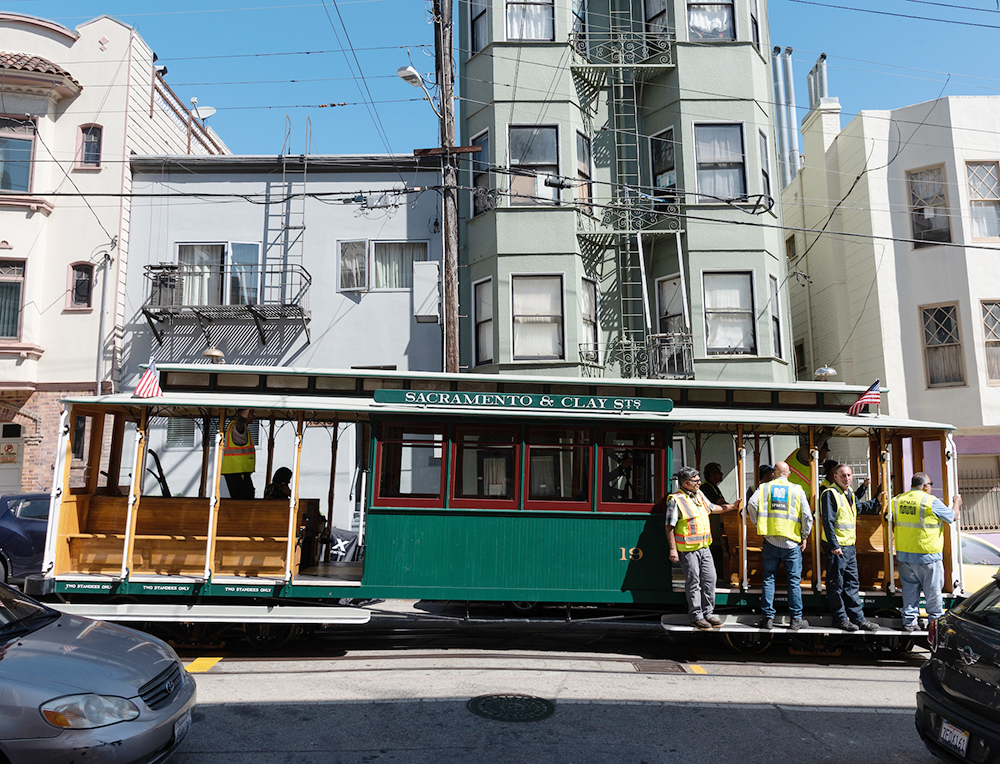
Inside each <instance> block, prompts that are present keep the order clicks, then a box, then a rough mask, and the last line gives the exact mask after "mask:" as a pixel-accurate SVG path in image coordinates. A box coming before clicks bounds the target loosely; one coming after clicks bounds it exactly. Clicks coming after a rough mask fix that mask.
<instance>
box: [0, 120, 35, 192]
mask: <svg viewBox="0 0 1000 764" xmlns="http://www.w3.org/2000/svg"><path fill="white" fill-rule="evenodd" d="M34 139H35V123H34V121H32V120H30V119H15V118H12V117H0V191H14V192H21V193H27V192H28V191H29V190H30V188H31V151H32V144H33V142H34Z"/></svg>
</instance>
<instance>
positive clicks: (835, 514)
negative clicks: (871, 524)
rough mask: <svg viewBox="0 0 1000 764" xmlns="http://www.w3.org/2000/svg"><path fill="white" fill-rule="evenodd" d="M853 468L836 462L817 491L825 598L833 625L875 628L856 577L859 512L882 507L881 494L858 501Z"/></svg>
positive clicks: (867, 629) (863, 512)
mask: <svg viewBox="0 0 1000 764" xmlns="http://www.w3.org/2000/svg"><path fill="white" fill-rule="evenodd" d="M853 480H854V472H853V470H852V469H851V468H850V467H849V466H848V465H846V464H838V465H836V466H835V467H834V468H833V469H831V470H830V472H829V480H824V481H823V482H824V484H825V485H826V487H825V488H823V489H822V492H821V493H820V511H819V514H820V521H821V523H822V542H823V557H824V559H825V562H826V599H827V604H828V605H829V607H830V612H831V613H833V625H834V626H835V627H837V628H839V629H843V630H844V631H857V630H858V629H861V630H863V631H877V630H878V625H877V624H875V623H872V622H871V621H869V620H868V619H867V618H865V611H864V609H863V608H862V606H861V585H860V581H859V579H858V553H857V549H856V546H855V545H856V542H857V537H858V530H857V525H858V515H859V514H861V515H875V514H878V513H879V511H880V510H881V509H882V501H881V497H882V494H881V493H879V494H878V495H877V496H876V497H875V498H874V499H872V500H871V501H859V500H858V497H857V494H855V492H854V491H852V490H851V481H853Z"/></svg>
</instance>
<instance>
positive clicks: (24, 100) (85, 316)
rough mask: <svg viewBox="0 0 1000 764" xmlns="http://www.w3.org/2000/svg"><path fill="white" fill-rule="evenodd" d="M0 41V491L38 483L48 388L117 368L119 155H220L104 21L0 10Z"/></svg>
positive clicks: (123, 204) (112, 374)
mask: <svg viewBox="0 0 1000 764" xmlns="http://www.w3.org/2000/svg"><path fill="white" fill-rule="evenodd" d="M0 41H2V42H0V97H2V98H0V423H2V424H0V427H2V429H0V491H4V492H9V491H12V490H14V491H16V490H21V489H23V490H33V491H38V490H48V488H49V486H50V485H51V483H52V464H53V457H54V453H53V448H54V444H55V441H56V429H57V423H58V417H59V405H58V399H59V398H60V397H61V396H63V395H64V394H66V393H75V394H79V393H80V392H81V391H97V390H98V389H100V388H102V387H103V388H105V389H107V388H113V387H114V386H115V384H116V381H117V379H118V364H119V358H120V351H121V342H122V336H123V332H122V327H123V323H124V320H125V316H126V306H125V291H124V286H125V272H126V269H127V266H128V251H129V216H130V208H131V200H130V198H129V197H128V196H127V194H128V193H129V192H130V190H131V187H132V179H131V171H130V167H129V157H130V156H131V155H132V154H228V153H230V152H229V150H228V149H227V148H226V146H225V145H224V144H223V143H222V141H221V140H220V139H219V138H218V136H216V135H215V134H214V133H213V131H212V130H211V129H209V128H206V127H205V126H204V124H203V123H202V122H200V121H199V120H198V119H197V118H195V117H194V116H193V115H192V113H191V112H190V111H189V109H188V108H187V107H186V106H185V105H184V104H183V103H182V102H181V101H180V99H179V98H178V97H177V95H175V94H174V93H173V92H172V91H171V90H170V88H169V87H168V86H167V85H166V83H165V82H164V80H163V77H162V76H161V74H162V73H165V70H164V69H163V68H162V67H157V66H156V65H155V64H154V62H155V60H156V56H155V54H154V53H153V51H152V50H151V49H150V48H149V46H148V45H147V44H146V43H145V42H144V41H143V39H142V38H141V37H140V36H139V35H138V34H137V33H136V31H135V30H134V29H132V28H131V27H129V26H127V25H125V24H122V23H121V22H119V21H116V20H115V19H112V18H110V17H107V16H102V17H100V18H97V19H94V20H92V21H89V22H87V23H85V24H81V25H80V26H79V27H77V28H76V29H68V28H66V27H63V26H61V25H59V24H56V23H54V22H51V21H46V20H44V19H39V18H35V17H32V16H25V15H21V14H17V13H0ZM158 69H159V71H158ZM70 426H74V423H72V422H71V423H70ZM74 456H75V457H78V458H79V460H78V461H76V460H75V463H76V464H77V465H78V466H82V464H83V457H84V456H85V455H84V454H75V455H74Z"/></svg>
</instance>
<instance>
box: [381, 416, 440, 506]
mask: <svg viewBox="0 0 1000 764" xmlns="http://www.w3.org/2000/svg"><path fill="white" fill-rule="evenodd" d="M443 446H444V430H443V429H441V430H424V431H420V430H418V429H417V428H408V427H404V426H395V425H393V426H385V427H383V428H382V436H381V438H380V442H379V448H380V449H381V461H380V475H379V496H380V497H390V498H400V497H407V498H414V499H437V498H440V496H441V465H442V449H443Z"/></svg>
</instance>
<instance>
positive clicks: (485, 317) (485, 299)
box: [473, 279, 493, 366]
mask: <svg viewBox="0 0 1000 764" xmlns="http://www.w3.org/2000/svg"><path fill="white" fill-rule="evenodd" d="M473 289H474V290H475V316H474V320H475V322H476V365H477V366H481V365H483V364H487V363H493V281H492V279H486V280H485V281H480V282H479V283H478V284H476V285H475V287H473Z"/></svg>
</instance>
